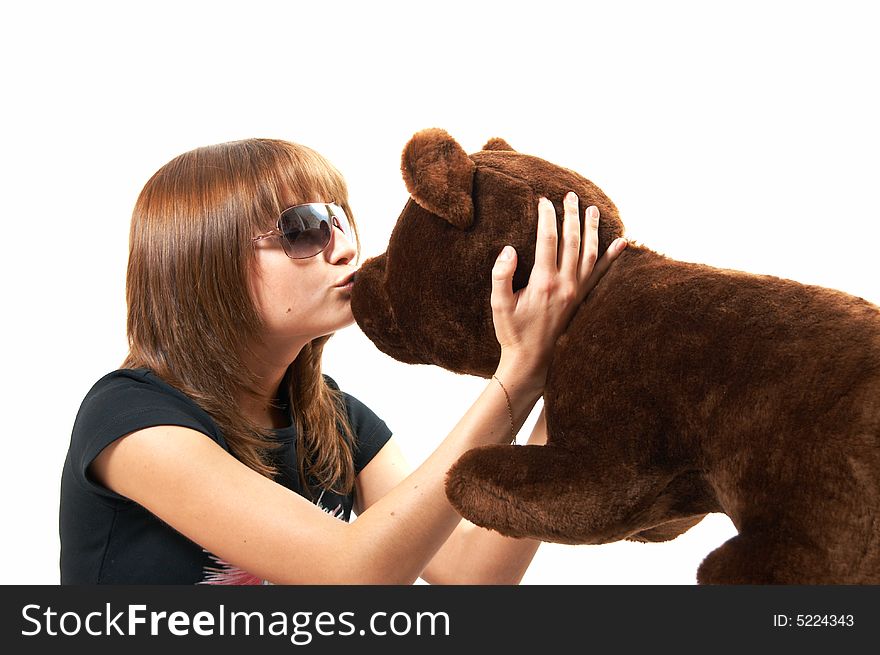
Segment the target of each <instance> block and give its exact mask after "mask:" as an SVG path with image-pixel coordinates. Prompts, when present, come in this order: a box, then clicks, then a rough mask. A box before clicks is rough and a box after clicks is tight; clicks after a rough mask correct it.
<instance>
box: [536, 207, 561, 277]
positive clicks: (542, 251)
mask: <svg viewBox="0 0 880 655" xmlns="http://www.w3.org/2000/svg"><path fill="white" fill-rule="evenodd" d="M557 240H558V236H557V232H556V210H555V209H554V208H553V203H552V202H550V201H549V200H547V198H541V199H540V200H538V236H537V239H536V241H535V266H534V268H533V269H532V275H533V276H534V275H536V274H537V276H548V277H549V276H551V275H555V274H556V242H557Z"/></svg>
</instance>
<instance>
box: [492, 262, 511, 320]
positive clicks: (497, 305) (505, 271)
mask: <svg viewBox="0 0 880 655" xmlns="http://www.w3.org/2000/svg"><path fill="white" fill-rule="evenodd" d="M515 271H516V250H514V248H513V247H512V246H504V248H503V249H502V250H501V253H500V254H499V255H498V259H496V260H495V265H494V266H493V267H492V297H491V305H492V311H493V312H495V313H507V312H510V311H513V306H514V299H513V274H514V272H515Z"/></svg>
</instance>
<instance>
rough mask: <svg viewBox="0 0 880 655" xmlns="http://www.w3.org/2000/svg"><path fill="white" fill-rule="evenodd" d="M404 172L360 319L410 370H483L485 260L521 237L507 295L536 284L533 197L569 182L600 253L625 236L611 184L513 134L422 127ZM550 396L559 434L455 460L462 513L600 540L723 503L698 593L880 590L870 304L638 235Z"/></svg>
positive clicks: (674, 531) (512, 530)
mask: <svg viewBox="0 0 880 655" xmlns="http://www.w3.org/2000/svg"><path fill="white" fill-rule="evenodd" d="M463 157H464V158H467V159H468V160H469V161H470V162H472V165H473V168H472V169H470V170H472V174H471V175H470V178H469V179H464V178H466V177H467V176H468V173H467V171H468V170H469V168H470V167H469V166H468V164H467V162H466V161H464V159H463ZM403 171H404V178H405V180H406V181H407V186H408V188H409V190H410V192H411V194H412V198H411V199H410V201H409V202H408V203H407V205H406V207H405V208H404V210H403V213H402V214H401V216H400V218H399V220H398V223H397V225H396V226H395V228H394V231H393V233H392V235H391V239H390V241H389V246H388V250H387V252H386V253H385V254H383V255H381V256H379V257H376V258H373V259H371V260H368V261H367V262H365V263H364V265H363V266H362V268H361V269H360V272H359V273H358V275H357V277H356V279H355V284H354V290H353V295H352V309H353V311H354V315H355V319H356V320H357V322H358V324H359V325H360V326H361V328H362V329H363V330H364V332H365V333H366V334H367V336H368V337H369V338H370V339H371V340H372V341H373V342H374V343H375V344H376V345H377V346H378V347H379V348H380V349H381V350H383V351H384V352H386V353H388V354H389V355H391V356H392V357H395V358H397V359H399V360H401V361H404V362H410V363H423V364H436V365H438V366H442V367H444V368H447V369H449V370H451V371H455V372H458V373H468V374H472V375H479V376H482V377H489V376H490V375H491V374H492V372H493V371H494V369H495V366H496V365H497V361H498V357H499V353H500V349H499V346H498V343H497V341H496V339H495V335H494V328H493V325H492V314H491V309H490V306H489V296H490V291H491V278H490V271H491V269H492V264H493V263H494V261H495V258H496V256H497V255H498V253H499V251H500V250H501V248H502V247H503V246H504V245H505V244H511V245H513V246H514V247H515V248H516V250H517V253H518V256H519V263H518V267H517V272H516V275H515V277H514V287H515V288H520V287H522V286H524V285H525V284H526V282H527V281H528V277H529V272H530V271H531V268H532V265H533V263H534V244H535V236H534V235H535V231H536V222H537V200H538V198H539V197H540V196H546V197H547V198H549V199H550V200H552V201H553V203H554V205H555V206H556V210H557V215H558V216H559V218H560V220H561V216H562V198H563V196H564V195H565V193H566V192H567V191H569V190H571V191H574V192H576V193H577V194H578V196H579V198H580V205H581V208H582V209H583V208H584V207H586V206H588V205H590V204H594V205H596V206H597V207H598V208H599V211H600V213H601V224H600V251H603V252H604V250H605V249H606V248H607V247H608V245H609V244H610V243H611V241H612V240H613V239H614V238H615V237H617V236H619V235H621V234H623V224H622V223H621V221H620V218H619V216H618V214H617V209H616V208H615V206H614V204H613V203H612V202H611V201H610V200H609V199H608V198H607V197H606V196H605V195H604V194H603V193H602V191H601V190H600V189H599V188H598V187H596V186H595V185H594V184H592V183H591V182H590V181H588V180H586V179H584V178H583V177H581V176H580V175H578V174H577V173H574V172H573V171H570V170H567V169H564V168H561V167H559V166H555V165H553V164H551V163H549V162H546V161H544V160H541V159H538V158H536V157H531V156H528V155H525V154H522V153H518V152H514V151H513V150H512V149H511V148H510V146H509V145H507V144H506V143H505V142H504V141H503V140H501V139H492V140H491V141H490V142H489V143H487V144H486V148H485V149H484V150H483V151H480V152H477V153H474V154H472V155H470V156H469V157H468V156H467V155H465V154H464V151H463V150H462V149H461V148H460V146H458V144H457V143H455V141H454V140H453V139H452V138H451V137H450V136H449V135H448V134H446V133H445V132H443V131H442V130H426V131H424V132H421V133H419V134H417V135H416V136H415V137H413V140H412V141H411V142H410V144H409V145H408V146H407V148H406V150H405V152H404V161H403ZM453 187H454V188H453ZM463 194H469V196H470V201H471V202H470V208H471V209H470V213H469V212H468V206H469V205H468V203H467V202H465V201H464V200H463V199H462V195H463ZM544 403H545V411H546V415H547V428H548V442H547V445H546V446H541V447H539V446H491V447H485V448H478V449H474V450H472V451H470V452H469V453H466V454H465V455H464V456H463V457H462V458H461V459H460V460H459V461H458V463H457V464H456V465H455V466H454V467H453V468H452V469H451V471H450V472H449V476H448V478H447V495H448V497H449V499H450V501H451V502H452V504H453V505H454V506H455V507H456V508H457V509H458V510H459V511H460V512H461V514H462V515H463V516H464V517H466V518H468V519H470V520H471V521H473V522H474V523H476V524H478V525H481V526H484V527H488V528H492V529H494V530H497V531H498V532H500V533H502V534H505V535H509V536H514V537H533V538H537V539H542V540H545V541H553V542H559V543H569V544H598V543H606V542H611V541H616V540H620V539H632V540H643V541H662V540H667V539H672V538H674V537H676V536H677V535H679V534H681V533H682V532H684V531H686V530H687V529H689V528H690V527H692V526H693V525H695V524H696V523H698V522H699V521H700V520H701V519H702V517H703V516H705V514H707V513H709V512H724V513H725V514H727V515H728V516H729V517H730V518H731V520H732V521H733V523H734V525H735V526H736V528H737V531H738V535H737V536H735V537H734V538H732V539H730V540H729V541H728V542H727V543H725V544H724V545H722V546H721V547H720V548H718V549H716V550H715V551H713V552H712V553H710V554H709V555H708V557H707V558H706V559H705V561H704V562H703V563H702V564H701V566H700V567H699V570H698V574H697V578H698V581H699V582H700V583H751V584H762V583H785V584H812V583H837V584H852V583H872V584H877V583H880V516H878V512H880V310H878V307H876V306H875V305H873V304H871V303H869V302H867V301H865V300H863V299H861V298H856V297H853V296H850V295H847V294H845V293H842V292H839V291H834V290H831V289H826V288H821V287H815V286H806V285H802V284H799V283H797V282H793V281H790V280H784V279H780V278H776V277H771V276H766V275H753V274H749V273H743V272H739V271H733V270H722V269H718V268H712V267H710V266H705V265H701V264H691V263H684V262H679V261H675V260H672V259H670V258H668V257H665V256H663V255H660V254H658V253H656V252H653V251H651V250H650V249H648V248H646V247H643V246H635V245H630V247H629V248H628V249H627V250H626V251H624V253H623V254H622V255H621V256H620V258H619V259H618V260H617V262H615V264H614V265H613V266H612V268H611V270H610V271H609V272H608V273H607V274H606V275H605V277H604V278H603V279H602V280H601V282H600V283H599V285H598V286H597V287H596V288H595V289H594V290H593V291H592V292H591V293H590V295H589V296H588V297H587V298H586V300H585V301H584V302H583V305H582V306H581V307H580V308H579V310H578V312H577V313H576V314H575V316H574V318H573V319H572V322H571V324H570V325H569V327H568V329H567V331H566V333H565V334H563V335H562V336H561V337H560V339H559V341H558V343H557V345H556V349H555V352H554V357H553V360H552V363H551V368H550V373H549V376H548V380H547V386H546V388H545V393H544Z"/></svg>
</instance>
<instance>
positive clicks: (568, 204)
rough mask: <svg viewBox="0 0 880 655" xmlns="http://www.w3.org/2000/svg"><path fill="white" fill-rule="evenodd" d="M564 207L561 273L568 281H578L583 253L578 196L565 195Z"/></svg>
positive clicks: (560, 254) (560, 258) (560, 255)
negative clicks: (579, 263) (579, 262)
mask: <svg viewBox="0 0 880 655" xmlns="http://www.w3.org/2000/svg"><path fill="white" fill-rule="evenodd" d="M562 205H563V207H564V210H565V213H564V214H563V219H562V242H561V243H560V248H559V250H560V253H559V272H560V273H561V274H562V275H563V276H564V277H565V278H566V279H569V280H572V281H574V280H576V279H577V274H578V261H579V259H580V253H581V217H580V212H579V211H578V197H577V194H575V193H571V192H570V193H567V194H565V200H563V202H562Z"/></svg>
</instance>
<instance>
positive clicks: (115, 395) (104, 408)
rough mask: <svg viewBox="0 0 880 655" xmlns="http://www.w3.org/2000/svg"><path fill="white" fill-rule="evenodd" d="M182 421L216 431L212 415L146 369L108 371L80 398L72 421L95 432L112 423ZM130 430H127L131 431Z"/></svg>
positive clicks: (131, 425)
mask: <svg viewBox="0 0 880 655" xmlns="http://www.w3.org/2000/svg"><path fill="white" fill-rule="evenodd" d="M160 419H161V420H166V421H171V423H172V424H176V423H174V422H175V421H182V423H181V425H184V426H185V427H196V428H197V429H202V430H208V431H209V432H212V433H213V432H215V431H216V425H215V424H214V421H213V420H212V419H211V417H210V416H209V415H208V414H207V413H206V412H205V411H204V410H202V409H201V408H200V407H199V406H198V404H196V403H195V402H194V401H193V400H192V399H191V398H189V397H188V396H187V395H186V394H184V393H183V392H181V391H180V390H178V389H176V388H174V387H172V386H171V385H170V384H168V383H167V382H165V381H164V380H162V379H161V378H159V377H158V376H157V375H155V374H154V373H152V372H151V371H148V370H146V369H119V370H116V371H113V372H111V373H108V374H107V375H105V376H104V377H102V378H101V379H100V380H98V381H97V382H96V383H95V384H94V386H92V388H91V389H90V390H89V392H88V393H87V394H86V396H85V398H84V399H83V402H82V405H81V406H80V410H79V413H78V414H77V417H76V422H75V424H74V432H76V431H77V429H85V430H87V431H90V432H92V431H95V430H102V429H107V427H108V426H110V425H113V424H122V425H120V427H122V428H132V429H136V428H137V427H148V426H149V425H156V424H157V423H152V421H155V420H160ZM132 429H127V430H126V431H127V432H131V431H132Z"/></svg>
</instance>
